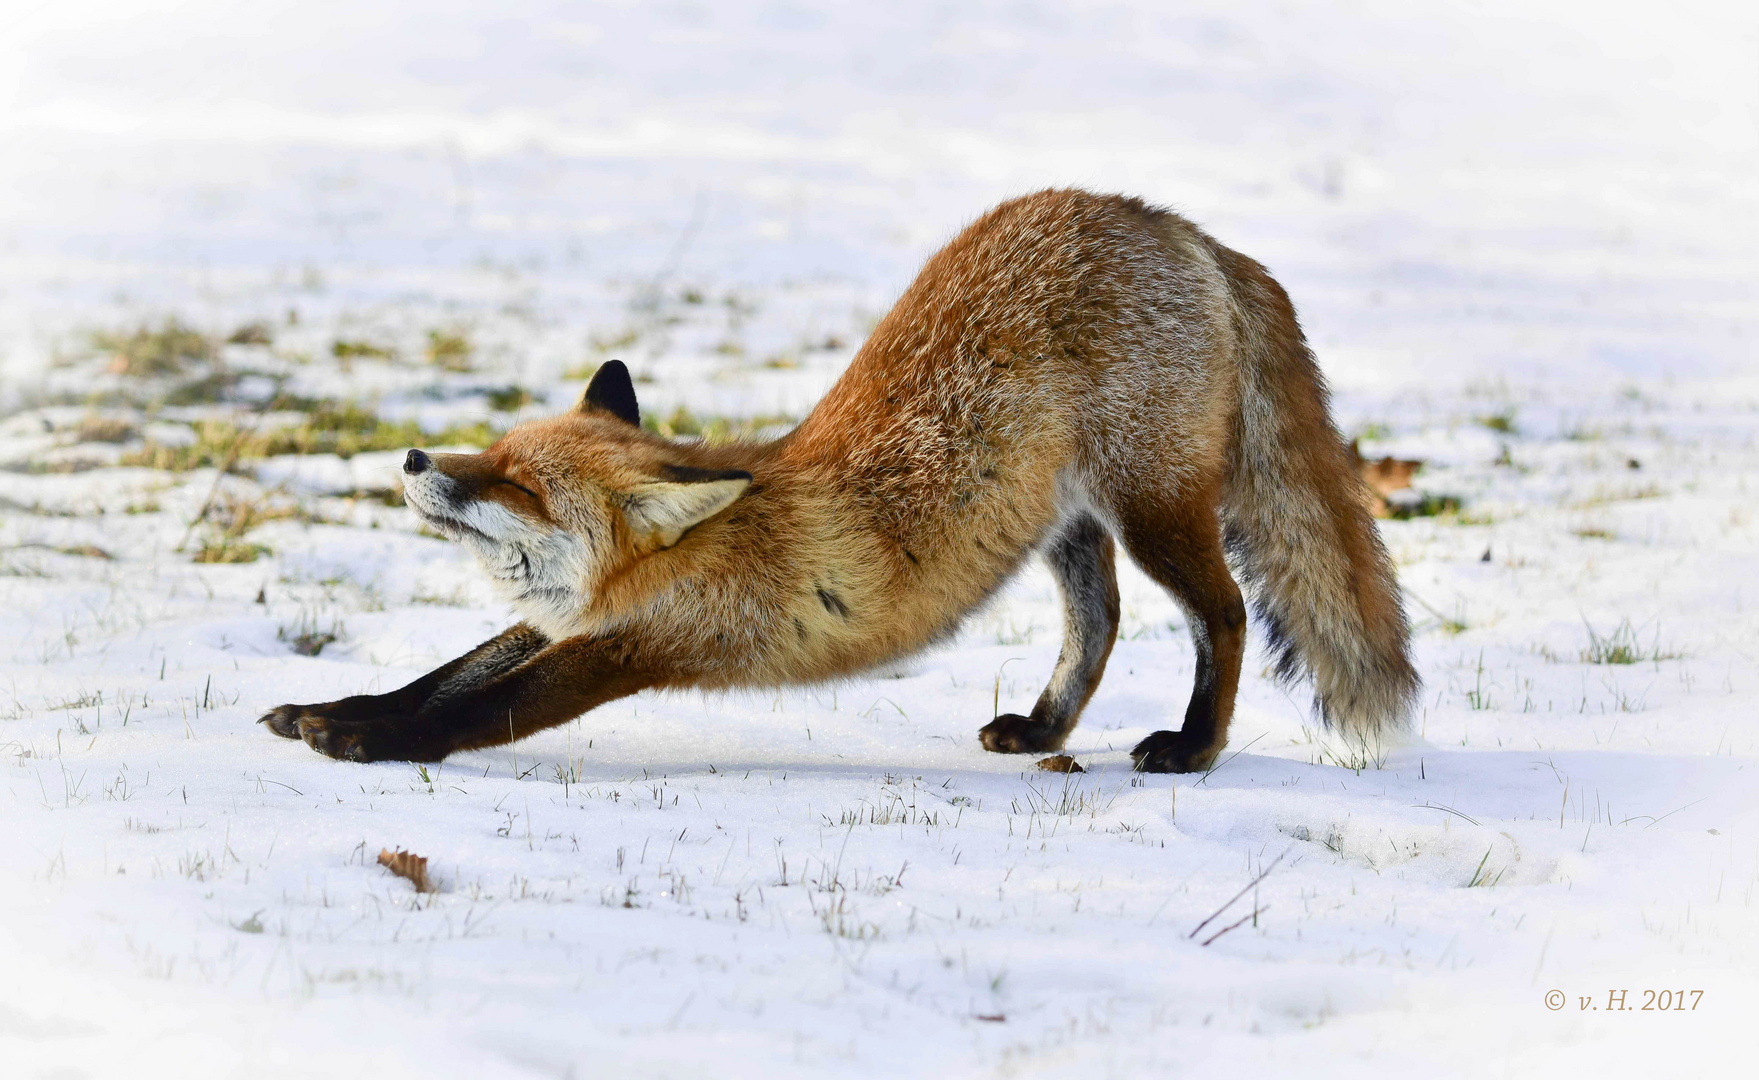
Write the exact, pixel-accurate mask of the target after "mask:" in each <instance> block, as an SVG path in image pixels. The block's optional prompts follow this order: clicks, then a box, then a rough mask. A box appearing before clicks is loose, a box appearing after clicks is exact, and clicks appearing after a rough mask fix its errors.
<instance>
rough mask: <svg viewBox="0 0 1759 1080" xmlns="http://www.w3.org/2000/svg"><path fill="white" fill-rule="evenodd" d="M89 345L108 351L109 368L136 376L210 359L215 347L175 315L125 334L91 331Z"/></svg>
mask: <svg viewBox="0 0 1759 1080" xmlns="http://www.w3.org/2000/svg"><path fill="white" fill-rule="evenodd" d="M92 346H93V347H94V348H96V349H98V350H99V351H101V352H107V353H109V354H111V360H110V370H111V372H113V373H115V374H118V375H128V376H133V377H136V378H150V377H155V376H160V375H176V374H178V373H179V372H181V371H183V369H184V368H185V367H186V366H187V365H189V364H191V363H203V362H206V361H209V360H212V359H214V356H215V351H216V350H215V347H214V341H213V339H212V338H210V337H208V336H207V335H206V334H204V333H202V332H201V331H199V330H196V329H193V328H191V327H189V326H186V325H184V324H183V323H182V322H179V321H178V320H177V319H175V318H170V319H166V320H165V321H164V322H163V323H162V324H160V325H159V327H158V328H157V329H154V328H151V327H147V326H141V327H139V328H137V329H135V330H134V331H132V332H130V333H126V334H116V333H110V332H107V331H100V332H98V333H95V334H93V335H92Z"/></svg>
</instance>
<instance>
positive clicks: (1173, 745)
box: [1130, 731, 1222, 773]
mask: <svg viewBox="0 0 1759 1080" xmlns="http://www.w3.org/2000/svg"><path fill="white" fill-rule="evenodd" d="M1221 752H1222V748H1221V746H1219V745H1214V746H1212V745H1210V742H1209V740H1204V741H1203V743H1202V744H1201V745H1200V744H1199V743H1198V740H1196V739H1193V738H1189V737H1188V736H1186V734H1185V733H1184V732H1183V731H1157V732H1155V733H1154V734H1153V735H1150V736H1149V737H1148V738H1146V739H1143V740H1142V741H1141V742H1139V743H1137V744H1136V748H1135V749H1134V750H1131V751H1130V760H1131V761H1134V762H1135V763H1136V771H1137V772H1165V773H1189V772H1202V771H1203V770H1205V769H1207V768H1209V767H1210V766H1211V765H1213V764H1215V759H1216V757H1217V756H1218V755H1220V754H1221Z"/></svg>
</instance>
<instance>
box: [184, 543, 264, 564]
mask: <svg viewBox="0 0 1759 1080" xmlns="http://www.w3.org/2000/svg"><path fill="white" fill-rule="evenodd" d="M269 553H270V552H269V549H268V548H267V547H264V546H263V545H262V544H252V543H249V542H247V541H244V540H226V539H217V540H206V541H203V542H202V546H201V547H200V548H199V549H197V551H196V553H195V560H194V561H195V562H198V563H253V562H256V561H257V560H258V559H259V558H261V557H263V556H264V555H267V554H269Z"/></svg>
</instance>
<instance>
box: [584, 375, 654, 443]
mask: <svg viewBox="0 0 1759 1080" xmlns="http://www.w3.org/2000/svg"><path fill="white" fill-rule="evenodd" d="M588 409H603V410H605V411H606V412H608V413H610V414H611V415H612V416H615V417H617V418H618V419H619V420H622V421H623V422H624V423H626V424H633V425H635V426H636V427H640V426H641V408H640V406H638V405H636V404H635V383H634V382H632V381H630V378H629V369H628V368H626V367H624V366H623V361H621V360H606V361H605V362H604V363H603V364H600V365H599V369H598V371H596V372H594V373H593V377H592V381H591V382H589V383H587V384H586V395H585V396H584V397H582V398H581V399H580V411H581V412H585V411H586V410H588Z"/></svg>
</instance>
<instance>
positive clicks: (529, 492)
mask: <svg viewBox="0 0 1759 1080" xmlns="http://www.w3.org/2000/svg"><path fill="white" fill-rule="evenodd" d="M495 483H497V484H506V485H507V486H508V487H512V488H518V489H519V490H520V491H523V492H525V493H526V494H527V495H530V496H531V497H532V498H533V499H537V501H539V502H542V501H543V500H542V499H538V497H537V492H535V491H533V490H531V489H530V488H528V487H526V486H525V485H524V484H520V483H516V482H514V481H512V480H508V479H506V478H505V477H501V478H499V479H497V480H496V481H495Z"/></svg>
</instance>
